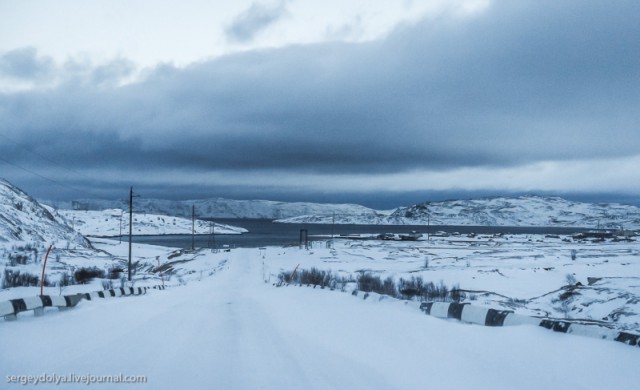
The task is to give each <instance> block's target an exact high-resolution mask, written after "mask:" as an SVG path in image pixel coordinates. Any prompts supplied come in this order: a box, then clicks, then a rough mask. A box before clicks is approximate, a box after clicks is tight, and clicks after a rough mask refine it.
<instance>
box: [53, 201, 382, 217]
mask: <svg viewBox="0 0 640 390" xmlns="http://www.w3.org/2000/svg"><path fill="white" fill-rule="evenodd" d="M125 203H126V202H125V201H119V200H93V199H92V200H79V201H74V202H57V203H55V206H56V207H57V208H59V209H80V210H106V209H125V210H128V208H129V205H128V203H126V204H125ZM192 206H194V207H195V212H196V216H197V217H199V218H263V219H280V218H290V217H297V216H300V215H332V214H333V213H335V214H336V215H338V214H342V215H360V214H362V215H369V216H375V215H377V212H376V211H375V210H373V209H370V208H367V207H364V206H360V205H356V204H329V203H327V204H325V203H308V202H292V203H288V202H277V201H270V200H233V199H224V198H211V199H201V200H186V201H174V200H165V199H145V198H136V199H135V201H134V210H135V211H137V212H146V213H150V214H160V215H171V216H178V217H186V218H191V209H192Z"/></svg>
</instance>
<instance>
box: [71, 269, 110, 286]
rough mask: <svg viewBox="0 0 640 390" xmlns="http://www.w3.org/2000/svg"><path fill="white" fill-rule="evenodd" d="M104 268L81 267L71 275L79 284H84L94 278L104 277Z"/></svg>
mask: <svg viewBox="0 0 640 390" xmlns="http://www.w3.org/2000/svg"><path fill="white" fill-rule="evenodd" d="M104 275H105V273H104V270H102V269H100V268H98V267H88V268H86V267H82V268H80V269H78V270H77V271H76V272H74V274H73V276H74V278H75V280H76V281H77V282H78V283H79V284H86V283H88V282H90V281H92V280H93V279H94V278H101V279H102V278H104Z"/></svg>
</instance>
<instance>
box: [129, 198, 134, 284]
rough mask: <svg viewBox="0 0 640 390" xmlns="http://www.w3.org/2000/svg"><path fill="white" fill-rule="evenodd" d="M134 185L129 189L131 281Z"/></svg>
mask: <svg viewBox="0 0 640 390" xmlns="http://www.w3.org/2000/svg"><path fill="white" fill-rule="evenodd" d="M132 227H133V187H131V189H130V190H129V281H131V236H132V234H133V230H132Z"/></svg>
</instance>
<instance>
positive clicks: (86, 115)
mask: <svg viewBox="0 0 640 390" xmlns="http://www.w3.org/2000/svg"><path fill="white" fill-rule="evenodd" d="M0 15H2V23H0V177H2V178H5V179H7V180H9V181H10V182H12V183H14V184H16V185H18V186H20V187H21V188H22V189H24V190H25V191H27V192H28V193H30V194H32V195H34V196H36V197H39V198H46V199H51V200H63V199H77V198H88V197H104V198H110V199H113V198H125V197H126V196H127V195H128V189H129V187H130V186H133V187H134V190H135V191H136V192H138V193H140V194H141V196H145V197H156V198H172V199H197V198H205V197H218V196H222V197H230V198H243V199H252V198H261V199H274V200H309V201H340V202H349V201H353V202H359V203H363V204H367V205H370V206H374V207H379V208H384V207H391V206H399V205H401V204H407V203H416V202H421V201H426V200H430V199H434V198H442V197H448V198H451V197H470V196H476V195H483V196H491V195H503V194H523V193H534V194H557V195H568V196H573V197H578V198H579V197H584V198H594V199H595V198H598V199H602V200H608V199H611V200H619V199H631V200H632V199H635V197H636V196H637V195H638V194H640V38H639V37H640V23H638V21H639V20H640V2H639V1H636V0H629V1H625V0H614V1H590V0H575V1H571V0H565V1H557V0H531V1H525V0H522V1H519V0H502V1H496V0H482V1H480V0H468V1H465V0H458V1H451V0H448V1H444V0H442V1H437V0H434V1H428V0H423V1H418V0H416V1H411V0H397V1H392V0H380V1H372V0H367V1H359V0H358V1H347V0H331V1H327V0H325V1H323V2H310V1H303V0H288V1H244V0H238V1H233V2H229V1H204V0H202V1H198V0H127V1H124V0H103V1H91V2H87V1H82V0H57V1H35V0H34V1H13V0H0ZM618 198H619V199H618Z"/></svg>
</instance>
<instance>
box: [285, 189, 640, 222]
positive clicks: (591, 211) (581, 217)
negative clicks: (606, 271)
mask: <svg viewBox="0 0 640 390" xmlns="http://www.w3.org/2000/svg"><path fill="white" fill-rule="evenodd" d="M333 221H335V223H363V224H390V225H427V224H431V225H461V226H555V227H586V228H598V227H599V228H608V229H639V228H640V208H638V207H636V206H631V205H623V204H618V203H599V204H593V203H582V202H572V201H568V200H565V199H562V198H558V197H542V196H521V197H517V198H510V197H495V198H484V199H473V200H448V201H441V202H424V203H419V204H416V205H413V206H408V207H399V208H397V209H396V210H394V211H392V212H390V213H378V214H377V215H359V216H355V215H350V216H336V217H335V220H334V218H333V217H332V216H327V215H309V216H300V217H296V218H288V219H283V220H279V221H278V222H290V223H292V222H299V223H332V222H333Z"/></svg>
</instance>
